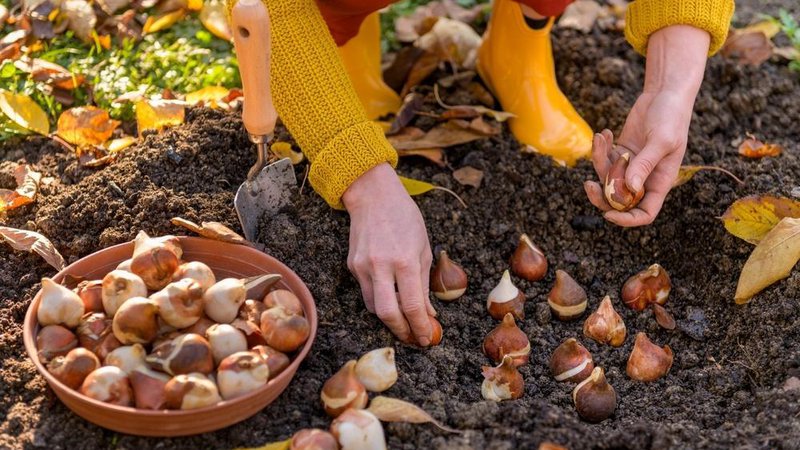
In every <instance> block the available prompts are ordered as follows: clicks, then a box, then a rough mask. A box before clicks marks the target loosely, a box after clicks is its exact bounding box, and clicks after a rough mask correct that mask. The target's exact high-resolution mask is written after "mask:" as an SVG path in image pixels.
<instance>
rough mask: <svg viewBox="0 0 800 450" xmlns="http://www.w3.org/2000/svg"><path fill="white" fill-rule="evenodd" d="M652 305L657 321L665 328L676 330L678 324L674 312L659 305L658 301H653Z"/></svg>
mask: <svg viewBox="0 0 800 450" xmlns="http://www.w3.org/2000/svg"><path fill="white" fill-rule="evenodd" d="M650 307H651V308H652V309H653V314H654V315H655V317H656V322H657V323H658V325H659V326H661V328H663V329H665V330H674V329H675V327H676V326H677V324H676V323H675V318H674V317H672V314H670V313H669V311H667V310H666V308H664V307H663V306H661V305H659V304H658V303H651V304H650Z"/></svg>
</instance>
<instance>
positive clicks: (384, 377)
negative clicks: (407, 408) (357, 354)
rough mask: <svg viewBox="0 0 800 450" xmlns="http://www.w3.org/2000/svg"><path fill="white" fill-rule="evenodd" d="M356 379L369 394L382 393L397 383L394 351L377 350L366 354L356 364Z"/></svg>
mask: <svg viewBox="0 0 800 450" xmlns="http://www.w3.org/2000/svg"><path fill="white" fill-rule="evenodd" d="M356 377H357V378H358V381H360V382H361V384H363V385H364V387H365V388H366V389H367V390H368V391H370V392H383V391H385V390H387V389H389V388H390V387H392V386H394V384H395V383H396V382H397V366H395V363H394V349H393V348H391V347H386V348H379V349H375V350H372V351H371V352H367V353H365V354H364V355H362V356H361V358H359V359H358V362H357V363H356Z"/></svg>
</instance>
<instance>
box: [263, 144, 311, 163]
mask: <svg viewBox="0 0 800 450" xmlns="http://www.w3.org/2000/svg"><path fill="white" fill-rule="evenodd" d="M269 149H270V151H271V152H272V153H274V154H275V156H277V157H278V158H289V160H290V161H292V164H294V165H296V164H300V162H301V161H303V152H296V151H294V150H293V149H292V144H290V143H288V142H282V141H277V142H273V143H272V145H270V147H269Z"/></svg>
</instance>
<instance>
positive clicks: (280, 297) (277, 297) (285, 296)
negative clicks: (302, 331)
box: [264, 289, 304, 316]
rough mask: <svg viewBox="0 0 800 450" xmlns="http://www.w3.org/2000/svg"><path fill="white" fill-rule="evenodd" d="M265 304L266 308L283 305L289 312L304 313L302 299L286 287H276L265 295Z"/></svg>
mask: <svg viewBox="0 0 800 450" xmlns="http://www.w3.org/2000/svg"><path fill="white" fill-rule="evenodd" d="M264 306H265V307H266V309H270V308H273V307H275V306H281V307H283V309H285V310H286V311H287V312H288V313H289V314H295V315H298V316H302V315H304V313H303V304H302V303H300V299H299V298H297V296H296V295H294V293H293V292H292V291H289V290H286V289H276V290H274V291H272V292H270V293H269V294H267V295H266V296H264Z"/></svg>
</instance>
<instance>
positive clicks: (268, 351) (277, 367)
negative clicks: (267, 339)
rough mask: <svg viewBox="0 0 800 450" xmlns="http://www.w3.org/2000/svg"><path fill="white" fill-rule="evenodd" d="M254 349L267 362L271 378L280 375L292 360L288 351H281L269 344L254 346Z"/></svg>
mask: <svg viewBox="0 0 800 450" xmlns="http://www.w3.org/2000/svg"><path fill="white" fill-rule="evenodd" d="M252 351H254V352H256V353H258V354H259V355H260V356H261V357H262V358H264V361H266V362H267V367H268V368H269V377H270V379H272V378H275V377H277V376H278V375H280V373H281V372H283V371H284V370H285V369H286V368H287V367H289V363H290V362H291V361H290V360H289V357H288V356H286V353H283V352H279V351H277V350H275V349H274V348H272V347H270V346H269V345H257V346H255V347H253V349H252Z"/></svg>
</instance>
